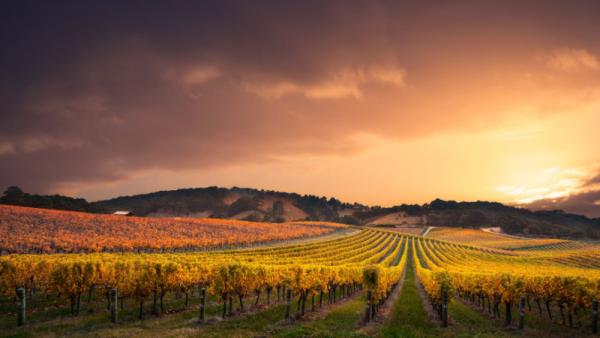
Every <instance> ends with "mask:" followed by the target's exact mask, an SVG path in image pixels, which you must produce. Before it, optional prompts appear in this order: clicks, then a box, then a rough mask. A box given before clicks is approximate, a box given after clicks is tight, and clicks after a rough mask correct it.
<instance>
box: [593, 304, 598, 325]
mask: <svg viewBox="0 0 600 338" xmlns="http://www.w3.org/2000/svg"><path fill="white" fill-rule="evenodd" d="M592 332H593V333H598V300H597V299H594V300H592Z"/></svg>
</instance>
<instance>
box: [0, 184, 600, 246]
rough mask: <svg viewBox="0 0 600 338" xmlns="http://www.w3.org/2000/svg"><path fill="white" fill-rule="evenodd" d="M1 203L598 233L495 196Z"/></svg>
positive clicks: (577, 220) (147, 197) (165, 196)
mask: <svg viewBox="0 0 600 338" xmlns="http://www.w3.org/2000/svg"><path fill="white" fill-rule="evenodd" d="M0 203H4V204H12V205H23V206H30V207H37V208H51V209H62V210H77V211H86V212H91V213H113V212H115V211H117V210H127V211H132V212H133V213H134V214H135V215H138V216H148V217H210V218H228V219H239V220H247V221H266V222H285V221H297V220H312V221H331V222H340V223H346V224H356V225H367V224H368V225H376V226H385V225H392V226H402V225H408V226H448V227H463V228H480V227H500V228H502V230H503V231H504V232H506V233H508V234H518V235H526V236H527V235H532V236H539V237H557V238H591V239H599V238H600V219H598V218H596V219H590V218H588V217H586V216H582V215H576V214H570V213H566V212H563V211H560V210H554V211H532V210H527V209H523V208H516V207H512V206H508V205H504V204H501V203H497V202H483V201H477V202H456V201H443V200H440V199H436V200H434V201H432V202H431V203H426V204H423V205H417V204H402V205H398V206H393V207H378V206H366V205H362V204H358V203H344V202H342V201H340V200H338V199H335V198H326V197H320V196H315V195H300V194H296V193H287V192H278V191H271V190H258V189H250V188H237V187H234V188H231V189H227V188H220V187H207V188H193V189H178V190H170V191H158V192H153V193H149V194H141V195H132V196H121V197H117V198H113V199H108V200H103V201H97V202H87V201H85V200H84V199H75V198H70V197H65V196H60V195H53V196H44V195H31V194H27V193H25V192H23V191H21V190H20V189H18V188H17V187H11V188H9V189H8V190H7V191H6V192H5V193H4V196H2V198H1V199H0Z"/></svg>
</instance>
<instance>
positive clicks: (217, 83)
mask: <svg viewBox="0 0 600 338" xmlns="http://www.w3.org/2000/svg"><path fill="white" fill-rule="evenodd" d="M449 4H450V3H446V4H442V5H438V6H416V5H408V4H404V3H400V2H395V1H393V2H385V1H383V2H362V1H352V2H348V1H342V2H336V1H331V2H323V1H275V2H267V1H239V2H236V1H207V2H191V1H169V2H167V1H165V2H156V1H155V2H151V3H149V2H145V1H140V2H137V1H127V2H123V1H98V2H96V3H93V2H90V1H86V2H81V1H72V2H65V1H51V2H43V1H39V2H28V1H16V2H12V3H9V2H3V4H2V7H3V8H2V11H1V13H2V14H0V28H1V30H0V34H1V35H0V45H1V46H2V53H1V54H0V72H1V74H2V76H1V77H0V102H2V107H1V109H2V110H1V112H0V161H1V162H2V165H1V167H0V185H3V186H6V185H9V184H20V185H22V186H23V187H24V188H25V189H27V190H33V191H40V192H44V191H51V190H52V189H54V188H55V187H56V186H57V185H60V184H62V183H68V182H94V181H107V180H114V179H118V178H122V177H127V175H128V174H130V173H132V172H135V171H138V170H146V169H155V168H160V169H185V168H205V167H206V168H208V167H217V166H222V165H227V164H231V163H242V162H257V163H260V162H262V161H269V160H270V159H271V158H272V157H274V156H278V155H281V154H286V155H290V154H299V153H311V154H315V153H317V154H319V153H323V154H327V153H335V154H342V155H343V154H347V153H352V152H356V151H359V150H360V149H361V148H360V145H359V144H356V143H355V142H353V141H352V138H351V137H350V136H351V135H352V134H353V133H358V132H367V133H373V134H378V135H382V136H385V137H393V138H408V137H414V136H415V135H421V134H423V133H433V132H436V131H439V130H441V129H452V128H458V127H459V126H462V125H465V124H466V125H469V126H470V125H471V123H470V121H473V125H481V122H480V119H483V120H485V121H486V122H485V123H488V124H489V123H493V121H494V117H493V114H494V113H495V112H496V111H497V110H500V109H501V108H502V107H501V106H498V107H495V108H490V109H489V112H486V113H481V112H477V111H474V110H473V109H470V108H471V107H469V106H468V105H466V106H463V105H461V106H457V105H455V104H452V102H453V100H452V98H446V97H444V95H449V94H448V93H451V92H453V91H454V90H455V89H454V87H455V85H454V84H453V81H456V80H458V79H460V81H461V85H462V86H464V87H465V88H466V90H463V91H464V95H466V96H467V97H468V96H469V95H473V99H474V100H475V99H481V95H480V94H475V93H473V94H469V88H471V89H474V88H481V87H482V85H481V84H482V82H484V81H486V80H487V78H480V76H481V75H479V74H480V73H481V72H480V70H479V69H478V67H479V66H481V65H491V64H496V63H497V62H503V61H506V62H507V63H510V62H511V61H513V60H515V59H518V58H521V57H523V55H522V54H519V53H518V52H516V53H513V52H507V51H506V50H507V49H506V48H505V50H504V51H499V48H504V47H506V46H507V45H510V46H511V47H513V48H512V49H513V50H518V49H519V47H520V46H529V45H531V44H532V42H535V44H536V45H538V46H540V48H541V47H548V48H554V47H555V46H562V45H574V46H583V47H585V48H597V47H598V46H597V45H595V46H594V45H590V41H595V39H596V38H597V36H599V35H600V30H599V27H600V26H599V25H597V24H594V23H595V22H596V19H597V16H596V15H597V14H598V9H599V6H598V3H597V2H593V1H589V2H587V1H585V2H584V1H581V2H578V5H573V2H553V3H552V5H550V4H548V3H547V2H522V1H515V2H507V1H503V2H499V3H498V4H491V3H487V4H481V2H479V1H473V2H464V3H460V4H457V3H455V2H452V4H453V5H449ZM542 4H544V5H543V7H544V10H543V11H542V12H540V6H541V5H542ZM473 25H476V26H477V27H478V28H477V29H476V30H474V29H473ZM541 36H550V37H551V38H548V39H547V40H543V39H540V37H541ZM595 51H596V52H598V50H597V49H596V50H595ZM592 52H594V50H592ZM440 78H442V79H444V80H447V82H443V83H441V84H438V82H440ZM432 93H436V94H439V97H437V99H436V100H431V99H430V96H431V95H432ZM490 95H492V94H490ZM492 96H493V95H492ZM483 97H484V98H485V94H484V96H483ZM423 102H424V103H423ZM449 109H451V110H452V114H448V113H447V111H448V110H449ZM486 114H487V116H484V117H482V116H481V115H486ZM465 121H466V122H465ZM407 126H410V127H407Z"/></svg>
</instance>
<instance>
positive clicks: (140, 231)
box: [0, 205, 346, 253]
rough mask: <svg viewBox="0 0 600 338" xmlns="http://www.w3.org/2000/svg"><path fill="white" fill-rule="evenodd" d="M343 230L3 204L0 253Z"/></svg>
mask: <svg viewBox="0 0 600 338" xmlns="http://www.w3.org/2000/svg"><path fill="white" fill-rule="evenodd" d="M343 228H346V226H345V225H342V224H337V223H329V222H290V223H281V224H273V223H264V222H247V221H238V220H228V219H227V220H226V219H213V218H179V217H172V218H151V217H149V218H145V217H124V216H116V215H104V214H90V213H83V212H72V211H59V210H46V209H35V208H27V207H19V206H8V205H0V252H2V253H61V252H63V253H64V252H69V253H77V252H104V251H144V252H152V251H182V250H183V251H185V250H194V249H195V250H198V249H214V248H221V249H222V248H227V247H237V246H247V245H251V244H259V243H262V244H264V243H269V242H275V241H283V240H290V239H295V238H306V237H312V236H319V235H325V234H328V233H332V232H334V231H336V230H340V229H343Z"/></svg>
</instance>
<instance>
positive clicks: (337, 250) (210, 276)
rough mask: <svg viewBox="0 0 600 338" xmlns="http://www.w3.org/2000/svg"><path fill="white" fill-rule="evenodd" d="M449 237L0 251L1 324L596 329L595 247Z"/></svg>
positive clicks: (363, 332)
mask: <svg viewBox="0 0 600 338" xmlns="http://www.w3.org/2000/svg"><path fill="white" fill-rule="evenodd" d="M447 235H448V236H447V237H448V238H446V239H444V240H438V239H433V238H427V237H425V238H423V237H420V236H414V235H408V234H401V233H398V232H395V231H388V230H383V229H372V228H368V229H363V230H358V231H355V232H353V233H350V234H347V235H345V236H338V237H332V238H327V237H325V238H323V239H322V240H314V241H310V242H306V243H303V242H299V243H294V244H289V245H280V246H272V247H257V248H247V249H237V250H220V251H201V252H163V253H137V252H122V253H79V254H75V253H69V254H13V255H5V256H1V257H0V292H1V295H2V299H1V302H0V318H1V319H0V328H1V329H2V335H7V336H26V337H27V336H102V337H106V336H109V337H110V336H113V337H119V336H123V335H127V336H161V337H162V336H202V337H224V336H227V337H255V336H281V337H307V336H308V337H311V336H320V337H321V336H325V337H330V336H331V337H349V336H357V337H359V336H374V337H403V336H416V337H437V336H444V337H460V336H474V335H477V336H483V337H498V336H506V337H513V336H555V337H562V336H571V337H578V336H581V337H586V336H591V335H593V334H592V330H593V329H592V325H593V317H592V306H593V303H594V300H595V299H598V297H599V296H600V267H598V261H600V252H599V251H597V250H593V247H592V249H589V245H591V244H587V243H582V242H581V243H580V242H574V241H572V243H571V244H569V246H568V248H566V249H565V248H563V246H564V245H562V246H561V245H557V246H548V247H544V248H538V249H536V250H506V249H497V248H493V247H490V248H486V247H483V246H474V245H472V244H471V242H469V241H464V238H465V236H467V234H465V233H461V230H460V229H457V230H456V238H457V240H456V241H452V238H451V236H450V235H449V231H447ZM461 240H462V241H464V242H461ZM515 241H521V239H515ZM586 248H587V249H586ZM578 250H581V251H578ZM580 253H585V255H584V256H585V257H586V258H585V259H582V258H581V257H583V256H582V255H581V254H580ZM17 289H20V290H19V291H15V290H17ZM16 292H17V293H16ZM19 297H24V298H25V299H26V301H25V304H26V306H25V308H24V318H23V321H24V325H22V326H17V317H18V315H17V312H18V310H19V309H18V307H16V306H15V299H17V300H18V298H19Z"/></svg>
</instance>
